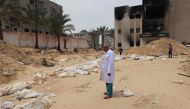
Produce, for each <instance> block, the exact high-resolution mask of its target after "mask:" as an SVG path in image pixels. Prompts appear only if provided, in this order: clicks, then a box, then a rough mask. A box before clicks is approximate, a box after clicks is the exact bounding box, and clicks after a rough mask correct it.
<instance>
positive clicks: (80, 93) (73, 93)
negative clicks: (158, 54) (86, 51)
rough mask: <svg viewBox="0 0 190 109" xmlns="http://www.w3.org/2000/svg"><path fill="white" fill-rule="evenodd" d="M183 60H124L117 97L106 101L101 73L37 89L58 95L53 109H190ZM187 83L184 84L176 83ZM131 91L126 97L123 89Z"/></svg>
mask: <svg viewBox="0 0 190 109" xmlns="http://www.w3.org/2000/svg"><path fill="white" fill-rule="evenodd" d="M182 60H183V59H182V58H174V59H169V60H167V61H164V60H161V59H156V60H153V61H134V60H122V61H118V62H116V80H115V83H114V95H113V98H111V99H109V100H104V99H103V97H104V95H103V93H104V91H105V83H104V82H101V81H99V73H97V74H91V75H88V76H81V75H79V76H77V77H70V78H54V77H51V78H49V79H48V83H47V84H43V85H40V86H37V87H35V88H34V89H35V90H38V91H40V92H51V93H54V94H56V95H57V97H56V98H55V102H56V103H54V104H53V106H52V108H51V109H188V108H189V107H190V93H189V90H190V78H187V77H183V76H180V75H177V73H178V72H181V70H180V69H179V68H180V67H181V66H182V64H180V62H181V61H182ZM180 80H183V81H184V83H183V84H178V83H172V82H173V81H180ZM125 88H127V89H129V90H131V91H133V92H134V93H135V96H132V97H128V98H127V97H123V96H122V94H121V90H123V89H125Z"/></svg>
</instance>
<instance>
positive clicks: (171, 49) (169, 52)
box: [168, 44, 173, 58]
mask: <svg viewBox="0 0 190 109" xmlns="http://www.w3.org/2000/svg"><path fill="white" fill-rule="evenodd" d="M172 52H173V47H172V45H171V44H169V50H168V58H172V55H173V53H172Z"/></svg>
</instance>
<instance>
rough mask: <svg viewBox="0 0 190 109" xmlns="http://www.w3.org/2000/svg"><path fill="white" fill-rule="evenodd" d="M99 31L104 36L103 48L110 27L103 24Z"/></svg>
mask: <svg viewBox="0 0 190 109" xmlns="http://www.w3.org/2000/svg"><path fill="white" fill-rule="evenodd" d="M97 31H98V33H99V34H100V35H101V36H102V48H103V46H104V40H105V36H106V34H107V33H108V32H109V28H108V27H106V26H101V27H99V28H97Z"/></svg>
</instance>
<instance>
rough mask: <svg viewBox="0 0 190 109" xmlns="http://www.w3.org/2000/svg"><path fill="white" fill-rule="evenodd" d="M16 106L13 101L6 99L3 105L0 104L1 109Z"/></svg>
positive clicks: (10, 108) (9, 108)
mask: <svg viewBox="0 0 190 109" xmlns="http://www.w3.org/2000/svg"><path fill="white" fill-rule="evenodd" d="M13 107H14V104H13V102H11V101H5V102H4V103H3V104H2V105H0V109H12V108H13Z"/></svg>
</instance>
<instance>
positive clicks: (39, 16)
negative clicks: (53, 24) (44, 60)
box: [25, 0, 47, 48]
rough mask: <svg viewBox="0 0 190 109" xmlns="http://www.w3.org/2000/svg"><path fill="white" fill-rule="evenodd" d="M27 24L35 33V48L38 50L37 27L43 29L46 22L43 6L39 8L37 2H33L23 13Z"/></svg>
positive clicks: (45, 12) (36, 0)
mask: <svg viewBox="0 0 190 109" xmlns="http://www.w3.org/2000/svg"><path fill="white" fill-rule="evenodd" d="M25 13H26V19H28V24H29V25H31V26H32V27H34V31H35V41H36V42H35V48H39V45H38V32H39V27H40V26H41V27H44V24H46V23H47V22H46V21H47V11H46V8H44V7H43V6H39V4H38V0H34V2H33V4H32V5H28V6H27V9H26V11H25Z"/></svg>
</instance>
